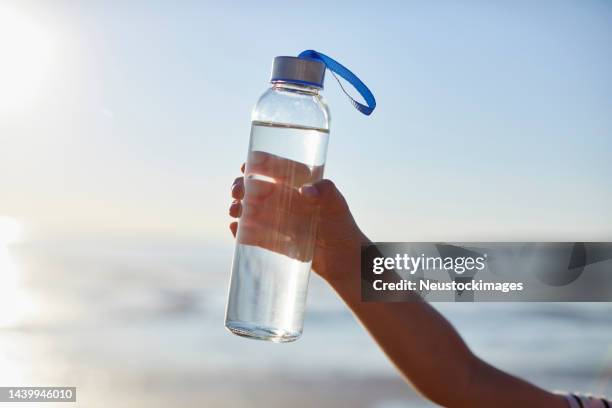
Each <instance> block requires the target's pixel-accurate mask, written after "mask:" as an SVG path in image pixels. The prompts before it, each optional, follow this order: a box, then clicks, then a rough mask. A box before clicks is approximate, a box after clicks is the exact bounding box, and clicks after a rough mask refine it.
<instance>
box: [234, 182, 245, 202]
mask: <svg viewBox="0 0 612 408" xmlns="http://www.w3.org/2000/svg"><path fill="white" fill-rule="evenodd" d="M232 198H234V199H235V200H242V199H243V198H244V177H236V180H234V183H233V184H232Z"/></svg>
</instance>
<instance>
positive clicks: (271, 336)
mask: <svg viewBox="0 0 612 408" xmlns="http://www.w3.org/2000/svg"><path fill="white" fill-rule="evenodd" d="M225 328H226V329H227V330H229V331H230V332H231V333H233V334H235V335H237V336H240V337H246V338H248V339H254V340H265V341H271V342H274V343H290V342H292V341H296V340H297V339H299V338H300V336H301V335H302V332H291V331H287V330H278V329H272V328H269V327H264V326H259V325H256V324H250V323H244V322H225Z"/></svg>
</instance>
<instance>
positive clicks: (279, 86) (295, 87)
mask: <svg viewBox="0 0 612 408" xmlns="http://www.w3.org/2000/svg"><path fill="white" fill-rule="evenodd" d="M272 89H276V90H279V91H286V92H297V93H301V94H307V95H318V94H319V90H320V88H317V87H316V86H310V85H302V84H296V83H294V82H284V81H272Z"/></svg>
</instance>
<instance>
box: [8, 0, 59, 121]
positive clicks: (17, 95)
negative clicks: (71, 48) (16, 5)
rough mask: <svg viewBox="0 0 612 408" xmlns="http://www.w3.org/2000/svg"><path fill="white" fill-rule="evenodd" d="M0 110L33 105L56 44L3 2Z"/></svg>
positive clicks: (30, 21)
mask: <svg viewBox="0 0 612 408" xmlns="http://www.w3.org/2000/svg"><path fill="white" fill-rule="evenodd" d="M0 50H1V52H2V62H1V63H0V114H4V113H8V112H11V111H13V110H15V109H19V108H24V107H27V106H29V104H30V103H31V102H32V101H33V99H34V98H35V97H36V96H37V95H38V94H39V91H40V88H41V86H42V85H43V82H44V81H43V80H44V77H45V74H46V73H47V71H48V68H49V65H50V61H51V56H52V44H51V41H50V37H49V35H48V33H47V32H45V30H43V28H42V27H41V26H40V25H39V24H36V22H35V21H34V20H33V19H32V18H30V17H28V16H27V15H25V14H24V13H21V12H18V11H17V10H14V9H12V8H9V7H8V6H6V5H2V4H0Z"/></svg>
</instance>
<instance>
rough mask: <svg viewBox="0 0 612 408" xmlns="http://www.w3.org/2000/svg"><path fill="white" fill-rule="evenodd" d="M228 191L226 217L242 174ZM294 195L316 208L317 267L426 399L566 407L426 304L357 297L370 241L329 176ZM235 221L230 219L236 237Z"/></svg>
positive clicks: (234, 210) (473, 406)
mask: <svg viewBox="0 0 612 408" xmlns="http://www.w3.org/2000/svg"><path fill="white" fill-rule="evenodd" d="M271 186H274V187H273V188H282V187H281V186H279V184H273V185H271ZM252 191H253V190H252ZM266 194H268V195H269V194H273V192H270V191H267V192H266ZM232 195H233V197H234V199H235V201H234V202H233V203H232V205H231V206H230V215H231V216H233V217H236V218H237V217H239V216H240V215H241V214H242V205H243V203H242V199H243V197H244V179H243V178H242V177H240V178H238V179H236V181H235V182H234V185H233V186H232ZM296 200H298V199H297V198H296ZM299 200H300V203H299V205H298V207H302V206H318V207H319V209H320V213H319V214H320V215H319V218H318V223H317V230H318V232H317V240H316V246H315V255H314V259H313V269H314V271H315V272H317V273H318V274H319V275H321V276H322V277H323V278H324V279H325V280H326V281H327V282H328V283H329V284H330V285H331V286H332V287H333V288H334V289H335V291H336V292H337V293H338V295H339V296H340V297H341V298H342V299H343V300H344V302H345V303H346V304H347V306H348V307H349V308H350V309H351V310H352V311H353V313H354V314H355V315H356V316H357V318H358V319H359V320H360V321H361V323H362V324H363V326H364V327H365V328H366V329H367V330H368V332H369V333H370V334H371V335H372V337H373V338H374V339H375V340H376V342H377V343H378V345H379V346H380V347H381V348H382V350H383V351H384V352H385V354H386V355H387V356H388V357H389V359H390V360H391V361H392V362H393V363H394V364H395V366H396V367H397V368H398V369H399V371H400V372H401V373H402V374H403V376H404V377H405V378H406V379H407V380H408V381H409V382H410V383H412V384H413V386H414V387H415V388H416V389H417V390H418V391H419V392H421V393H422V394H423V395H424V396H425V397H426V398H428V399H430V400H431V401H434V402H436V403H437V404H440V405H443V406H446V407H469V408H479V407H483V408H485V407H486V408H490V407H500V408H504V407H508V408H510V407H512V408H516V407H534V408H536V407H538V408H541V407H550V408H567V405H566V402H565V400H564V398H563V397H561V396H557V395H554V394H552V393H549V392H547V391H545V390H542V389H540V388H538V387H536V386H534V385H531V384H529V383H528V382H526V381H523V380H521V379H518V378H516V377H513V376H511V375H509V374H506V373H504V372H502V371H500V370H498V369H496V368H494V367H492V366H490V365H488V364H487V363H485V362H484V361H482V360H480V359H479V358H477V357H476V356H475V355H474V354H473V353H472V352H471V351H470V350H469V348H468V347H467V346H466V344H465V343H464V342H463V340H462V339H461V337H460V336H459V334H458V333H457V332H456V330H455V329H454V328H453V327H452V326H451V325H450V323H449V322H448V321H447V320H446V319H444V317H442V315H440V314H439V313H438V312H437V311H436V310H435V309H434V308H433V307H431V305H429V304H428V303H425V302H422V301H415V302H409V303H378V302H362V301H361V290H360V282H361V281H360V250H361V244H362V243H364V242H368V239H367V237H366V236H365V235H364V234H363V233H362V232H361V231H360V230H359V228H358V227H357V224H356V223H355V221H354V219H353V216H352V215H351V212H350V210H349V207H348V205H347V203H346V201H345V200H344V198H343V197H342V195H341V194H340V192H339V191H338V190H337V189H336V187H335V186H334V184H333V183H332V182H331V181H329V180H321V181H319V182H316V183H314V184H313V185H307V186H303V187H302V188H301V189H300V190H299ZM250 202H251V203H255V202H256V200H254V199H253V200H250ZM250 205H255V204H250ZM298 212H299V211H296V216H297V213H298ZM236 226H237V224H236V223H232V224H230V229H231V230H232V233H234V235H235V232H236Z"/></svg>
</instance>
